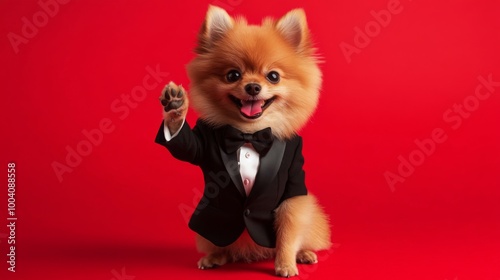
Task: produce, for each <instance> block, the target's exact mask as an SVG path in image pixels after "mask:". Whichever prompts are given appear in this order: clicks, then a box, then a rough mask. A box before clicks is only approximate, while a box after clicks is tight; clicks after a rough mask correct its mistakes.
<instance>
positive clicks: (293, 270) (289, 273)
mask: <svg viewBox="0 0 500 280" xmlns="http://www.w3.org/2000/svg"><path fill="white" fill-rule="evenodd" d="M275 271H276V275H278V276H281V277H287V278H289V277H293V276H297V275H299V269H298V268H297V265H296V264H295V262H292V263H281V262H276V265H275Z"/></svg>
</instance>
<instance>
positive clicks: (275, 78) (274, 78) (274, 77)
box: [266, 71, 280, 84]
mask: <svg viewBox="0 0 500 280" xmlns="http://www.w3.org/2000/svg"><path fill="white" fill-rule="evenodd" d="M266 78H267V80H268V81H270V82H271V83H273V84H277V83H278V82H279V81H280V74H279V73H278V72H276V71H271V72H269V73H267V76H266Z"/></svg>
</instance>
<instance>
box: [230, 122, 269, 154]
mask: <svg viewBox="0 0 500 280" xmlns="http://www.w3.org/2000/svg"><path fill="white" fill-rule="evenodd" d="M273 140H274V138H273V134H272V133H271V128H270V127H268V128H265V129H263V130H259V131H257V132H255V133H253V134H251V133H243V132H241V131H239V130H238V129H236V128H234V127H232V126H227V127H226V129H225V131H224V146H223V147H224V151H225V152H226V153H228V154H231V153H234V152H236V151H237V150H238V149H239V148H240V147H241V146H243V144H245V143H252V146H253V147H254V149H255V150H256V151H257V152H258V153H259V154H260V155H261V156H262V155H265V154H266V153H267V151H268V150H269V148H271V145H272V144H273Z"/></svg>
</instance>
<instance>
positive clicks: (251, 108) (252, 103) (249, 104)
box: [241, 100, 264, 117]
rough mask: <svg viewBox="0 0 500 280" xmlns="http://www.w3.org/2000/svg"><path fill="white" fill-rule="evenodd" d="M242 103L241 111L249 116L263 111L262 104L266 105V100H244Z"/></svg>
mask: <svg viewBox="0 0 500 280" xmlns="http://www.w3.org/2000/svg"><path fill="white" fill-rule="evenodd" d="M241 105H242V106H241V112H242V113H243V114H245V115H246V116H248V117H253V116H255V115H257V114H259V113H262V105H264V100H248V101H243V100H242V101H241Z"/></svg>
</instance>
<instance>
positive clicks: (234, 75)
mask: <svg viewBox="0 0 500 280" xmlns="http://www.w3.org/2000/svg"><path fill="white" fill-rule="evenodd" d="M239 79H241V73H240V72H238V70H234V69H233V70H231V71H229V72H227V74H226V80H227V81H228V82H230V83H234V82H236V81H238V80H239Z"/></svg>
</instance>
